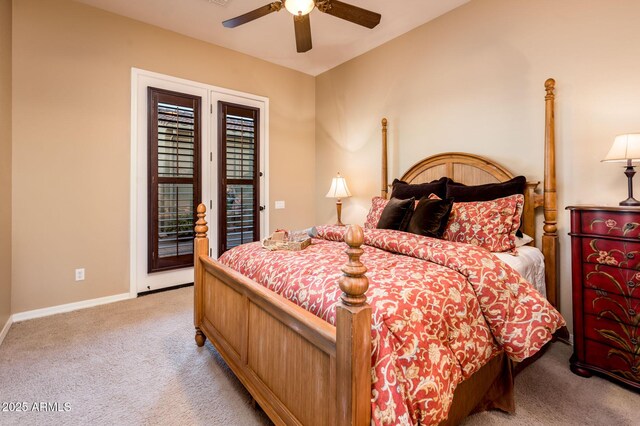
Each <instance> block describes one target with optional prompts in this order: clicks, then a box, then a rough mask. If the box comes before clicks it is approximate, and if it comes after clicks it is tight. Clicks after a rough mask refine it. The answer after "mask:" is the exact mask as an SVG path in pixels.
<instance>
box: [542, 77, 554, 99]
mask: <svg viewBox="0 0 640 426" xmlns="http://www.w3.org/2000/svg"><path fill="white" fill-rule="evenodd" d="M544 88H545V90H546V91H547V97H549V96H550V97H552V98H553V97H554V96H555V95H554V94H553V90H554V89H555V88H556V81H555V80H554V79H552V78H548V79H547V81H545V82H544Z"/></svg>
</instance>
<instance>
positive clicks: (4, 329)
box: [0, 315, 13, 345]
mask: <svg viewBox="0 0 640 426" xmlns="http://www.w3.org/2000/svg"><path fill="white" fill-rule="evenodd" d="M11 324H13V316H11V315H9V319H7V323H6V324H5V325H4V327H2V331H0V345H2V342H3V341H4V338H5V337H7V333H9V329H10V328H11Z"/></svg>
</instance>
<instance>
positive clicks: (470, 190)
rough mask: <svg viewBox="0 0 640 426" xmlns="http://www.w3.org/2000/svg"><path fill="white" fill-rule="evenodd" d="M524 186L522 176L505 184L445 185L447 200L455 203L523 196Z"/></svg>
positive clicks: (448, 183) (450, 183)
mask: <svg viewBox="0 0 640 426" xmlns="http://www.w3.org/2000/svg"><path fill="white" fill-rule="evenodd" d="M526 184H527V178H525V177H524V176H516V177H514V178H513V179H511V180H508V181H506V182H501V183H487V184H485V185H464V184H462V183H457V182H453V181H448V182H447V183H446V194H447V195H446V196H447V198H453V199H454V200H455V201H456V203H466V202H469V201H489V200H495V199H496V198H504V197H508V196H509V195H515V194H524V190H525V187H526ZM440 198H442V197H440Z"/></svg>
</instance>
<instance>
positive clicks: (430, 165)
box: [381, 78, 558, 306]
mask: <svg viewBox="0 0 640 426" xmlns="http://www.w3.org/2000/svg"><path fill="white" fill-rule="evenodd" d="M554 89H555V80H553V79H551V78H550V79H548V80H547V81H546V82H545V90H546V96H545V111H546V114H545V143H544V185H543V193H542V194H540V193H538V192H536V188H537V187H538V185H539V184H540V182H527V186H526V190H525V194H524V198H525V201H524V210H523V212H522V230H523V232H524V233H525V234H528V235H530V236H532V237H534V240H535V236H536V228H537V226H536V209H538V208H542V209H543V216H544V226H543V229H544V233H543V235H542V239H541V241H542V247H540V249H541V250H542V254H543V255H544V259H545V280H546V290H547V299H548V300H549V302H551V304H552V305H553V306H557V295H558V289H557V285H558V262H557V260H558V229H557V192H556V169H555V164H556V161H555V122H554V101H555V95H554ZM387 124H388V123H387V119H386V118H383V119H382V190H381V195H382V197H384V198H388V196H389V181H388V176H387V174H388V173H387V170H388V166H387ZM442 176H446V177H450V178H451V179H453V180H455V181H456V182H460V183H464V184H465V185H482V184H485V183H496V182H504V181H507V180H509V179H512V178H513V177H515V176H516V175H515V174H513V173H511V172H510V171H509V170H508V169H506V168H505V167H503V166H501V165H500V164H498V163H496V162H494V161H492V160H489V159H487V158H484V157H481V156H479V155H475V154H467V153H462V152H447V153H444V154H438V155H434V156H431V157H428V158H425V159H424V160H421V161H419V162H417V163H416V164H414V165H413V166H412V167H411V168H410V169H409V170H407V172H405V173H404V174H403V175H402V177H401V178H400V179H401V180H403V181H405V182H409V183H423V182H430V181H432V180H435V179H439V178H441V177H442Z"/></svg>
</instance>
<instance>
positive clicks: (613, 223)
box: [581, 211, 640, 238]
mask: <svg viewBox="0 0 640 426" xmlns="http://www.w3.org/2000/svg"><path fill="white" fill-rule="evenodd" d="M581 231H582V232H583V233H585V234H598V235H610V236H612V237H625V238H640V223H639V221H638V213H636V212H634V213H631V212H611V211H584V212H582V229H581Z"/></svg>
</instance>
